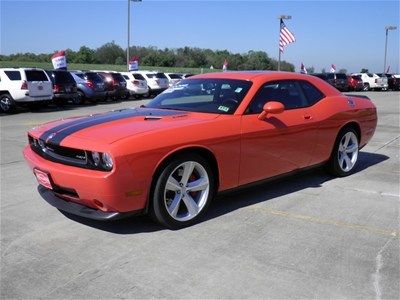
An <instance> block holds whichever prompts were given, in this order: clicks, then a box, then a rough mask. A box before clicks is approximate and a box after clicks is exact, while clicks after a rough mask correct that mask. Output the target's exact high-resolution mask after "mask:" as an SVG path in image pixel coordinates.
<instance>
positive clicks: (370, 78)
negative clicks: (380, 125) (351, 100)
mask: <svg viewBox="0 0 400 300" xmlns="http://www.w3.org/2000/svg"><path fill="white" fill-rule="evenodd" d="M312 75H313V76H316V77H319V78H321V79H323V80H325V81H326V82H328V83H329V84H331V85H333V86H334V87H335V88H337V89H338V90H339V91H344V92H347V91H369V90H381V91H387V90H393V91H398V90H399V89H400V75H397V74H382V73H379V74H375V73H352V74H350V75H346V74H344V73H315V74H312Z"/></svg>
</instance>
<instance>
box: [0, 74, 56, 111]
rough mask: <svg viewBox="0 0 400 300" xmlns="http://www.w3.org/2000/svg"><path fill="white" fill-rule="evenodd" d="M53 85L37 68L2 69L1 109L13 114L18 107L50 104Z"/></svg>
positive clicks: (0, 84) (0, 81)
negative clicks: (43, 103)
mask: <svg viewBox="0 0 400 300" xmlns="http://www.w3.org/2000/svg"><path fill="white" fill-rule="evenodd" d="M52 99H53V85H52V83H51V81H50V78H49V77H48V76H47V74H46V72H45V71H44V70H42V69H36V68H1V69H0V108H1V110H2V111H3V112H5V113H12V112H13V111H14V110H15V109H16V106H17V105H23V104H32V103H36V102H39V101H40V102H44V101H47V102H50V101H51V100H52Z"/></svg>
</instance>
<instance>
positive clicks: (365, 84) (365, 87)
mask: <svg viewBox="0 0 400 300" xmlns="http://www.w3.org/2000/svg"><path fill="white" fill-rule="evenodd" d="M363 91H369V83H368V82H365V83H364V89H363Z"/></svg>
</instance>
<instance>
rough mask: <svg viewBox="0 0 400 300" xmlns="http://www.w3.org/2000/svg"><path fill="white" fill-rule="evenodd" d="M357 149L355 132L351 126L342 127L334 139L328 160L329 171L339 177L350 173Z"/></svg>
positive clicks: (352, 169) (354, 162) (355, 162)
mask: <svg viewBox="0 0 400 300" xmlns="http://www.w3.org/2000/svg"><path fill="white" fill-rule="evenodd" d="M358 151H359V144H358V137H357V133H356V132H355V131H354V130H353V129H352V128H345V129H343V130H342V131H341V132H340V133H339V135H338V137H337V139H336V142H335V146H334V148H333V151H332V155H331V158H330V160H329V162H328V169H329V171H330V173H332V174H333V175H335V176H339V177H344V176H347V175H350V174H351V173H352V172H353V171H354V167H355V165H356V164H357V160H358Z"/></svg>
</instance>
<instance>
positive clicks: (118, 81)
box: [0, 68, 192, 113]
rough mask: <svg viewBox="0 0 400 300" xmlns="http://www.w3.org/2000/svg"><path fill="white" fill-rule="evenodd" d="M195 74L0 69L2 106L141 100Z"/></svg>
mask: <svg viewBox="0 0 400 300" xmlns="http://www.w3.org/2000/svg"><path fill="white" fill-rule="evenodd" d="M191 75H192V74H181V73H161V72H155V71H135V72H113V71H106V70H91V71H76V70H75V71H65V70H43V69H38V68H0V109H1V111H3V112H5V113H12V112H14V111H15V109H16V108H17V106H30V107H39V106H45V105H47V104H48V103H50V102H53V103H55V104H57V105H60V106H61V105H63V104H65V103H66V102H72V103H73V104H82V103H84V102H86V101H88V102H91V103H95V102H97V101H100V100H107V99H110V100H119V99H129V98H130V97H131V96H132V97H134V98H136V99H140V98H143V97H149V96H154V95H157V94H159V93H161V92H163V91H164V90H166V89H167V88H168V87H170V86H172V85H174V84H176V83H177V82H179V81H180V80H181V79H183V78H186V77H189V76H191Z"/></svg>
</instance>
